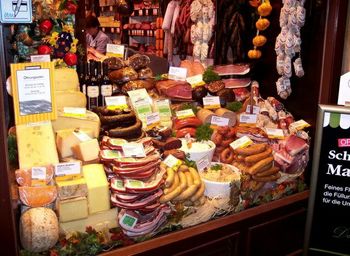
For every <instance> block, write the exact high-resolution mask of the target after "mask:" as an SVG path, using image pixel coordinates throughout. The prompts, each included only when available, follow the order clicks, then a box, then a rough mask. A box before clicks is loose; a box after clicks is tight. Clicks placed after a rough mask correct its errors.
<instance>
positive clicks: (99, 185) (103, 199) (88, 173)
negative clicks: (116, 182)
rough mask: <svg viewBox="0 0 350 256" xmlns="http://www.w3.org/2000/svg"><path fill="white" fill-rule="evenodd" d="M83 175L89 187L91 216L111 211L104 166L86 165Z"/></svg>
mask: <svg viewBox="0 0 350 256" xmlns="http://www.w3.org/2000/svg"><path fill="white" fill-rule="evenodd" d="M83 174H84V178H85V180H86V184H87V186H88V202H89V214H93V213H97V212H102V211H106V210H109V209H110V196H109V184H108V181H107V177H106V174H105V171H104V169H103V165H102V164H88V165H84V166H83Z"/></svg>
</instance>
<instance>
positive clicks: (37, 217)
mask: <svg viewBox="0 0 350 256" xmlns="http://www.w3.org/2000/svg"><path fill="white" fill-rule="evenodd" d="M19 229H20V239H21V243H22V246H23V248H24V249H26V250H28V251H31V252H43V251H46V250H48V249H50V248H52V247H53V246H54V245H55V244H56V243H57V241H58V235H59V227H58V219H57V216H56V214H55V212H54V211H53V210H51V209H49V208H44V207H37V208H31V209H29V210H28V211H26V212H24V213H23V214H22V216H21V219H20V225H19Z"/></svg>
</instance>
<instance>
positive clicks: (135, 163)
mask: <svg viewBox="0 0 350 256" xmlns="http://www.w3.org/2000/svg"><path fill="white" fill-rule="evenodd" d="M159 159H160V154H159V153H158V151H157V152H155V153H153V154H150V155H148V156H146V157H144V158H133V157H128V158H116V159H114V160H113V163H114V165H115V166H117V167H121V168H124V167H128V168H132V167H142V166H144V165H146V164H149V163H150V162H156V161H158V160H159Z"/></svg>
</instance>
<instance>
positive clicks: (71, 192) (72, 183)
mask: <svg viewBox="0 0 350 256" xmlns="http://www.w3.org/2000/svg"><path fill="white" fill-rule="evenodd" d="M56 186H57V192H58V197H59V198H60V199H61V200H65V199H71V198H76V197H86V196H87V195H88V188H87V184H86V181H85V179H84V178H80V179H75V180H64V181H56Z"/></svg>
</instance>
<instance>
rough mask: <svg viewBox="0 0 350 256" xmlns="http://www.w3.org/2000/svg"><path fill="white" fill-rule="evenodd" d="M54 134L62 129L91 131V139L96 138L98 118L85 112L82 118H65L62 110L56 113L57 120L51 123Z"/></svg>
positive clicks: (98, 131)
mask: <svg viewBox="0 0 350 256" xmlns="http://www.w3.org/2000/svg"><path fill="white" fill-rule="evenodd" d="M52 126H53V129H54V131H55V132H57V131H59V130H63V129H76V128H80V129H88V130H92V131H93V135H94V136H93V137H94V138H97V137H98V136H99V134H100V118H99V117H98V115H97V114H95V113H94V112H91V111H88V110H87V111H86V116H84V117H78V116H77V117H72V116H65V115H64V112H63V110H58V111H57V119H56V120H54V121H52Z"/></svg>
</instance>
